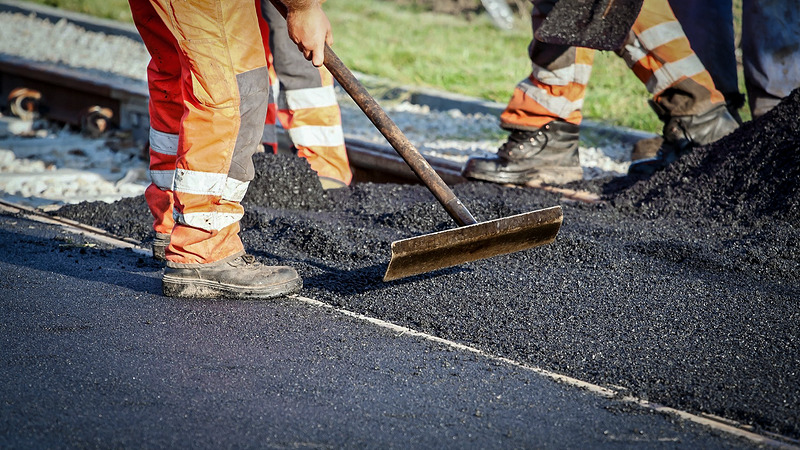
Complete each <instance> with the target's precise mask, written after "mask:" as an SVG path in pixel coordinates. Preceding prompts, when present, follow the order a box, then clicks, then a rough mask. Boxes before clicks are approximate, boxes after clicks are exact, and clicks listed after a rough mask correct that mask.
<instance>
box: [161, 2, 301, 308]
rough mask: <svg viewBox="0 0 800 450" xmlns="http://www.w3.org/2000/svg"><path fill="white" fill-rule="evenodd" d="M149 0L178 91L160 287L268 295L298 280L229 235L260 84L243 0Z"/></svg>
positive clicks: (172, 291)
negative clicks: (177, 68) (165, 35)
mask: <svg viewBox="0 0 800 450" xmlns="http://www.w3.org/2000/svg"><path fill="white" fill-rule="evenodd" d="M151 3H152V4H153V6H154V8H155V11H156V13H157V14H158V15H159V17H160V19H161V20H162V22H163V23H164V24H165V25H166V26H167V28H168V29H169V30H170V32H171V34H172V36H173V37H175V39H176V42H177V44H178V50H179V51H178V54H179V57H180V59H179V60H180V63H181V68H182V71H181V82H182V84H183V89H182V92H183V100H184V102H183V103H184V114H183V119H182V121H181V124H180V129H179V137H178V144H177V158H176V164H175V175H174V181H173V191H174V199H175V207H174V217H175V226H174V228H173V230H172V234H171V239H170V245H169V247H168V249H167V255H166V257H167V268H166V269H165V272H164V278H163V286H164V293H165V294H167V295H172V296H188V297H216V296H233V297H272V296H276V295H282V294H285V293H288V292H293V291H295V290H297V289H299V286H300V284H301V281H300V279H299V277H298V276H297V273H296V272H295V271H294V270H293V269H291V268H287V267H266V266H262V265H260V264H258V263H257V262H256V261H255V260H254V259H253V258H252V257H248V256H246V255H244V248H243V245H242V242H241V240H240V238H239V235H238V232H239V220H240V219H241V217H242V215H243V209H242V206H241V204H240V201H241V200H242V198H243V197H244V194H245V192H246V190H247V187H248V185H249V182H250V181H251V180H252V179H253V177H254V167H253V161H252V155H253V153H254V152H255V151H256V148H257V147H258V146H259V145H260V139H261V130H262V125H263V123H264V120H265V115H266V106H267V99H268V90H269V85H268V83H267V68H266V60H265V56H264V48H263V44H262V42H261V39H260V32H259V29H258V19H257V16H256V11H255V6H254V4H253V2H252V0H237V1H233V0H197V1H194V2H191V4H188V3H186V2H177V1H171V0H151ZM231 43H235V45H231Z"/></svg>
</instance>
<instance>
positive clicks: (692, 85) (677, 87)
mask: <svg viewBox="0 0 800 450" xmlns="http://www.w3.org/2000/svg"><path fill="white" fill-rule="evenodd" d="M618 54H619V55H620V56H622V57H623V58H624V59H625V61H626V63H627V64H628V67H630V68H631V69H632V70H633V72H634V73H635V74H636V76H637V77H638V78H639V79H640V80H641V81H642V82H643V83H644V84H645V86H646V87H647V90H648V91H649V92H650V93H651V94H652V95H653V100H652V102H651V105H652V106H653V109H654V110H655V111H656V113H657V114H658V116H659V118H660V119H661V120H662V121H663V122H664V128H663V132H662V134H663V136H664V140H665V143H666V144H668V145H661V146H660V147H659V148H658V150H657V151H656V154H655V155H654V156H652V157H645V160H647V161H648V162H647V163H644V162H643V163H641V164H640V163H636V164H633V165H632V166H631V173H642V174H645V172H646V173H652V172H653V171H655V170H659V169H661V168H663V167H664V166H666V165H667V164H669V163H671V162H672V161H674V160H675V159H677V158H678V157H679V156H681V155H682V154H684V153H685V152H687V151H690V150H691V149H692V148H693V147H694V146H696V145H705V144H709V143H711V142H714V141H716V140H718V139H720V138H722V137H723V136H725V135H727V134H729V133H730V132H732V131H733V130H735V129H736V127H737V126H738V123H737V122H736V120H735V119H734V117H733V116H732V115H731V114H730V113H729V112H728V110H727V108H726V103H725V98H724V96H723V95H722V93H721V92H720V91H719V90H717V89H716V87H715V86H714V82H713V81H712V79H711V75H710V74H709V73H708V71H707V70H706V69H705V67H704V66H703V63H702V62H700V59H699V58H698V57H697V55H696V54H695V53H694V51H693V50H692V48H691V46H690V45H689V40H688V39H687V38H686V35H685V34H684V32H683V28H682V27H681V25H680V23H679V22H678V21H677V19H676V18H675V15H674V14H673V13H672V9H671V8H670V6H669V4H668V3H667V1H666V0H645V1H644V4H643V6H642V11H641V13H640V14H639V17H638V18H637V19H636V22H635V23H634V25H633V29H632V30H631V33H630V35H629V37H628V39H627V41H626V43H625V44H624V46H623V48H622V49H620V50H619V51H618ZM648 156H649V155H648ZM654 158H655V159H657V161H650V160H651V159H654Z"/></svg>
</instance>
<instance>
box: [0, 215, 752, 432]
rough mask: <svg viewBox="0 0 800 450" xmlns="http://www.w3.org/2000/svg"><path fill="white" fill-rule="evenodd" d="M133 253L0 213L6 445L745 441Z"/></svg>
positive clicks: (0, 406)
mask: <svg viewBox="0 0 800 450" xmlns="http://www.w3.org/2000/svg"><path fill="white" fill-rule="evenodd" d="M159 275H160V268H159V267H158V266H157V265H156V264H154V263H152V262H151V261H150V260H149V258H148V257H146V256H142V255H140V254H137V253H134V252H133V251H131V250H126V249H118V248H111V247H108V246H106V245H104V244H99V245H94V244H93V241H92V240H88V239H86V238H84V237H82V236H79V235H75V234H71V233H67V232H64V231H63V230H60V229H57V228H55V227H54V226H51V225H45V224H41V223H36V222H31V221H28V220H27V219H23V218H19V217H14V216H11V215H0V311H2V321H1V322H0V323H2V333H0V335H1V336H2V338H0V339H2V345H1V346H0V348H2V350H0V379H2V387H1V388H0V397H1V398H2V402H0V448H631V447H636V448H641V447H649V448H748V447H752V446H753V445H752V444H751V443H750V442H748V441H744V440H742V439H740V438H733V437H731V436H729V435H725V434H721V433H719V432H717V431H712V430H710V429H708V428H706V427H703V426H699V425H694V424H691V423H689V422H685V421H682V420H678V419H676V418H674V417H673V416H670V415H665V414H660V413H653V412H651V411H649V410H645V409H641V408H638V407H633V406H630V405H629V404H626V403H623V402H621V401H619V400H613V399H607V398H603V397H600V396H598V395H596V394H593V393H591V392H588V391H585V390H582V389H578V388H575V387H572V386H566V385H562V384H559V383H557V382H554V381H552V380H550V379H549V378H546V377H543V376H541V375H539V374H536V373H534V372H532V371H530V370H526V369H522V368H520V367H516V366H513V365H510V364H507V363H504V362H500V361H498V360H495V359H491V358H487V357H484V356H480V355H476V354H473V353H470V352H466V351H463V350H458V349H454V348H451V347H448V346H445V345H443V344H440V343H435V342H431V341H429V340H425V339H422V338H420V337H415V336H411V335H407V334H402V333H398V332H396V331H393V330H389V329H386V328H381V327H378V326H376V325H373V324H371V323H367V322H364V321H361V320H358V319H355V318H353V317H350V316H347V315H344V314H342V313H341V312H337V311H335V310H332V309H330V308H321V307H319V306H313V305H309V304H307V303H304V302H301V301H299V300H297V299H282V300H276V301H267V302H248V301H196V300H194V301H189V300H181V299H171V298H165V297H163V296H161V295H160V282H159Z"/></svg>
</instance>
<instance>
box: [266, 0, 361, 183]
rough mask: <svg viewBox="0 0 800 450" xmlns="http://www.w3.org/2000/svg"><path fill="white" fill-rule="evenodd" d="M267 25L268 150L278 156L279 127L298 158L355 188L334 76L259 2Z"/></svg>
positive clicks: (278, 16) (272, 10)
mask: <svg viewBox="0 0 800 450" xmlns="http://www.w3.org/2000/svg"><path fill="white" fill-rule="evenodd" d="M256 6H257V7H258V9H259V17H260V18H261V19H262V20H261V21H260V24H261V35H262V37H263V38H264V49H265V51H266V53H267V66H268V68H269V75H270V84H271V86H272V91H271V92H272V93H273V96H271V97H270V104H269V110H268V112H267V120H266V124H265V126H264V139H263V141H264V145H265V147H270V148H271V149H272V151H273V152H277V142H276V141H277V139H276V133H275V131H273V130H274V127H275V123H276V121H280V123H281V126H282V127H283V128H284V129H285V130H286V131H287V132H288V133H289V138H290V139H291V141H292V143H293V144H294V147H295V148H296V149H297V155H298V156H300V157H301V158H305V159H306V160H307V161H308V163H309V165H310V166H311V168H312V169H313V170H314V171H315V172H317V174H318V175H319V176H320V177H323V178H331V179H334V180H338V181H340V182H342V183H344V184H348V185H349V184H350V182H351V181H352V179H353V174H352V171H351V169H350V162H349V160H348V157H347V150H346V148H345V143H344V133H343V131H342V117H341V110H340V109H339V103H338V101H337V100H336V93H335V91H334V88H333V76H332V75H331V73H330V72H328V69H326V68H325V67H324V66H323V67H319V68H317V67H314V65H313V64H311V62H310V61H308V60H306V59H305V57H303V54H302V53H301V52H300V51H299V50H298V49H297V46H296V45H295V44H294V42H292V41H291V39H289V33H288V30H287V27H286V20H285V19H284V18H283V16H281V14H280V13H279V12H278V11H277V9H275V7H274V6H273V5H272V4H271V3H270V2H269V1H268V0H256Z"/></svg>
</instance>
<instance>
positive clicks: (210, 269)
mask: <svg viewBox="0 0 800 450" xmlns="http://www.w3.org/2000/svg"><path fill="white" fill-rule="evenodd" d="M161 284H162V288H163V290H164V295H166V296H167V297H184V298H220V297H224V298H241V299H268V298H273V297H280V296H283V295H289V294H294V293H296V292H298V291H299V290H300V288H302V287H303V280H302V279H301V278H300V276H299V275H298V274H297V272H296V271H295V270H294V269H293V268H291V267H287V266H266V265H264V264H261V263H259V262H258V261H256V258H255V257H254V256H252V255H246V254H244V252H240V253H238V254H236V255H233V256H229V257H227V258H225V259H222V260H220V261H217V262H213V263H209V264H178V263H173V262H170V261H167V267H166V268H165V269H164V277H163V278H162V280H161Z"/></svg>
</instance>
